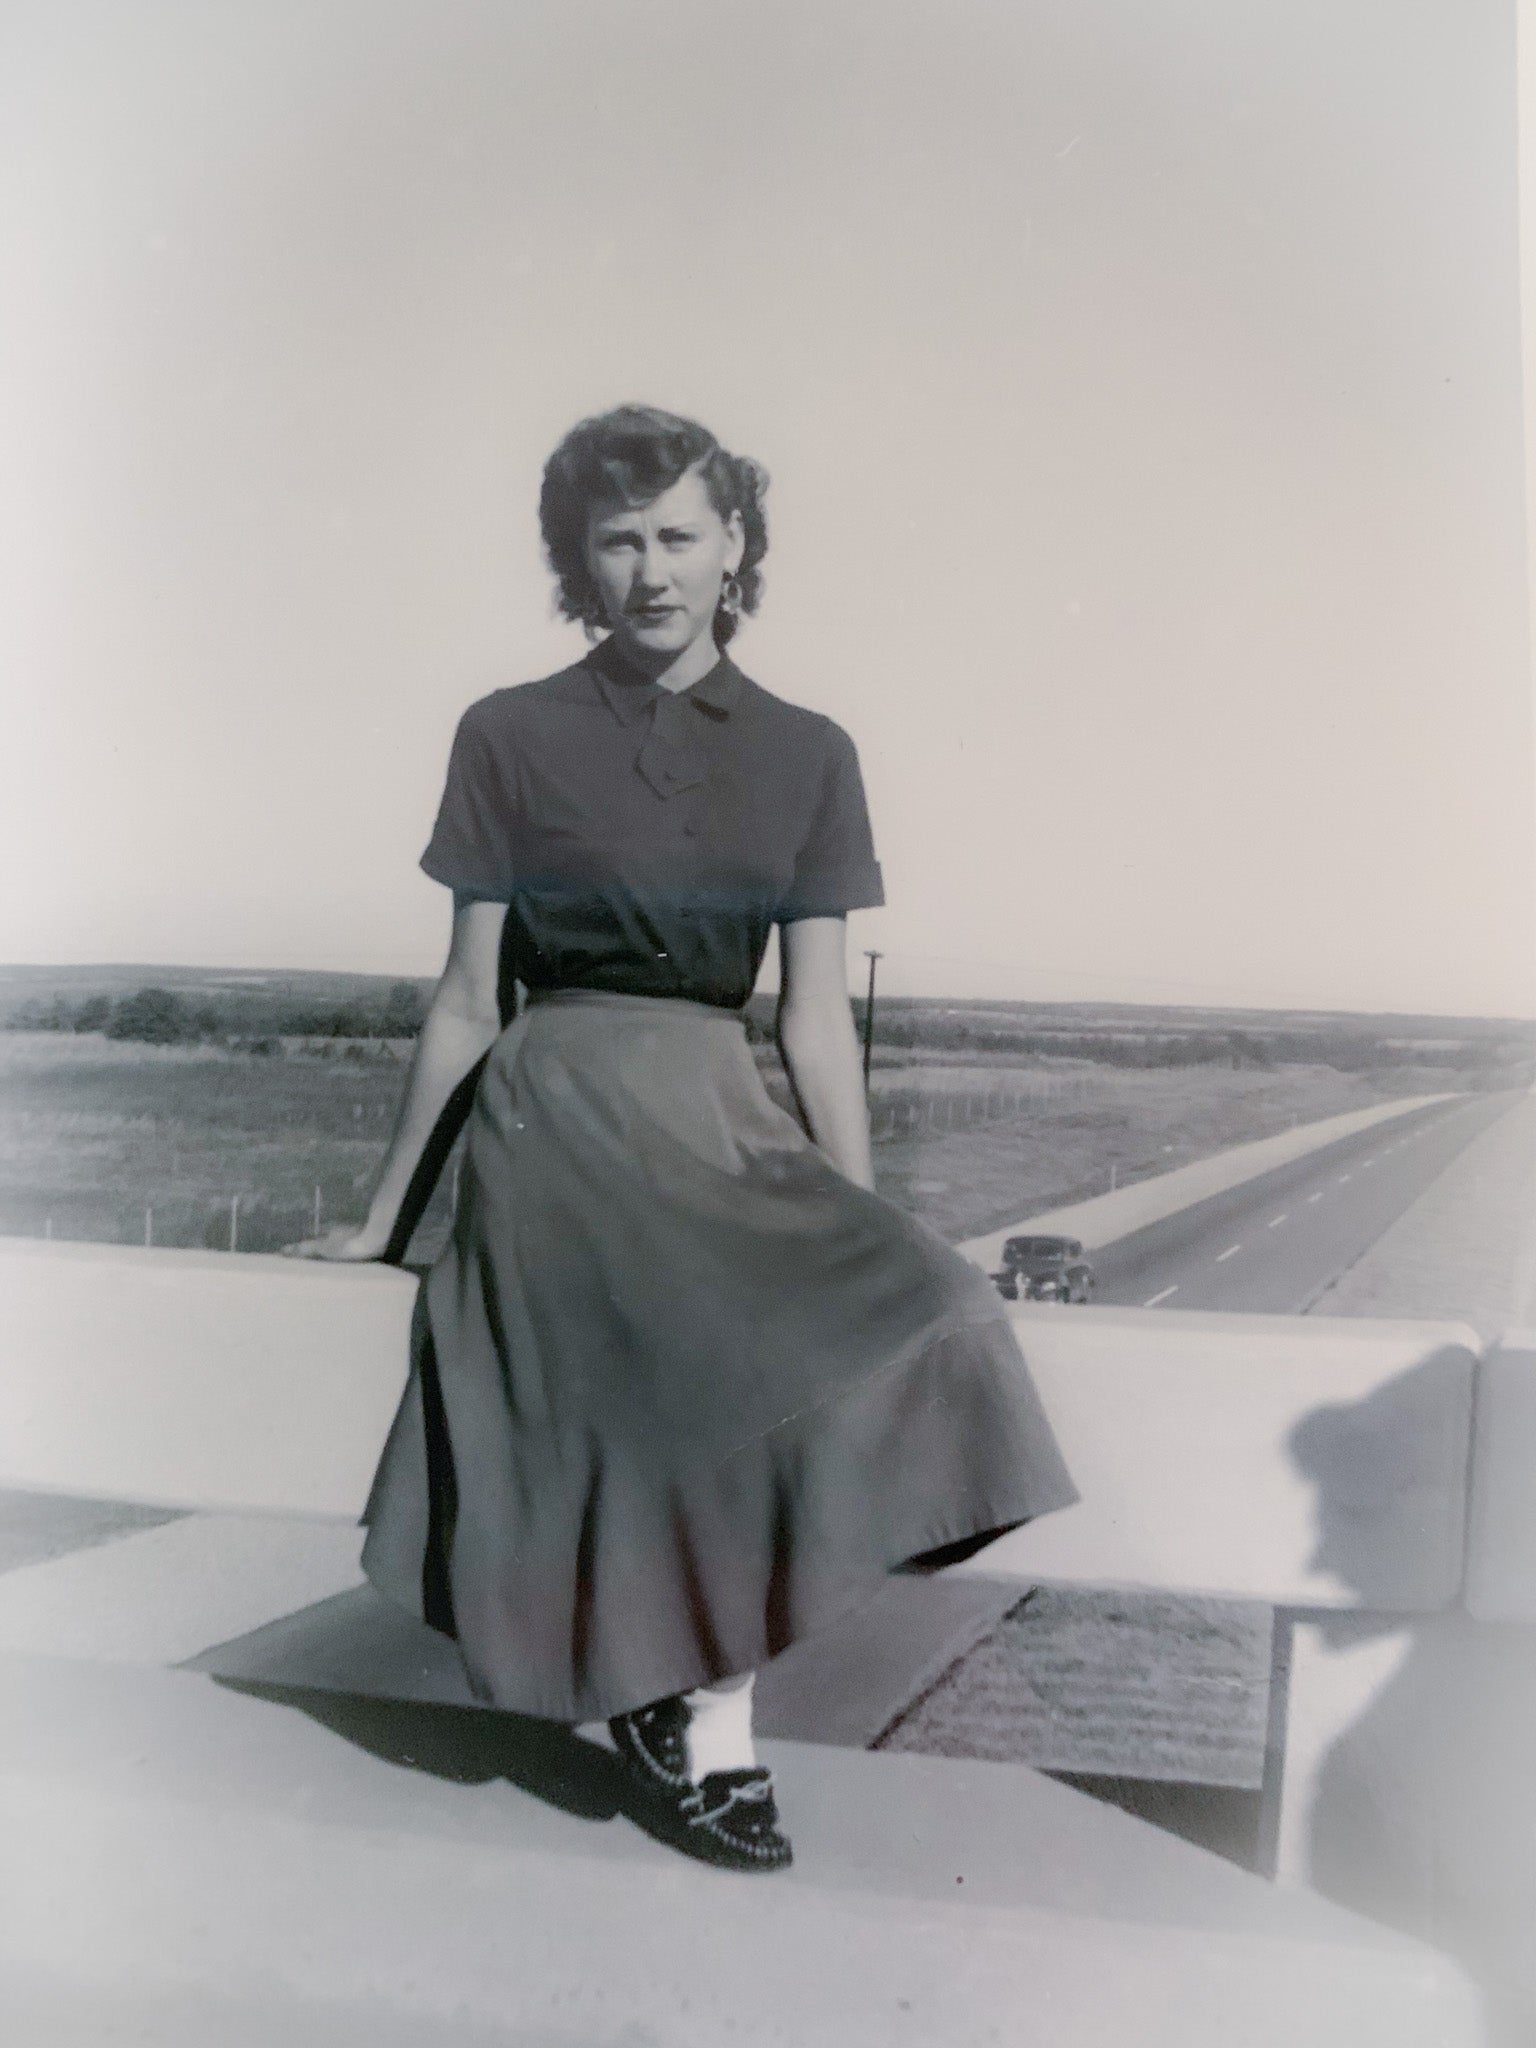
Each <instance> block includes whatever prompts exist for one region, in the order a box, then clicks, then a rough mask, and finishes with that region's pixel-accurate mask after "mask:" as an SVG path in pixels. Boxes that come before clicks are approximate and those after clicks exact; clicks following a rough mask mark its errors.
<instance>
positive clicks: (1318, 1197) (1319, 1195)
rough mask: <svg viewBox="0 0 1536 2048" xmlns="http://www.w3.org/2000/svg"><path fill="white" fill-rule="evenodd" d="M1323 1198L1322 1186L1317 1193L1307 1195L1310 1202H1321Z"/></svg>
mask: <svg viewBox="0 0 1536 2048" xmlns="http://www.w3.org/2000/svg"><path fill="white" fill-rule="evenodd" d="M1322 1199H1323V1191H1322V1189H1321V1188H1319V1189H1318V1191H1317V1193H1316V1194H1315V1195H1308V1197H1307V1200H1308V1201H1309V1202H1320V1201H1321V1200H1322Z"/></svg>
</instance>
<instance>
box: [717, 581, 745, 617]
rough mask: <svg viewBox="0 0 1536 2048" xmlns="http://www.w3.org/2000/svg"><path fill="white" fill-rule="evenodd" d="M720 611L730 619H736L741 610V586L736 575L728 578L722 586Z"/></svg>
mask: <svg viewBox="0 0 1536 2048" xmlns="http://www.w3.org/2000/svg"><path fill="white" fill-rule="evenodd" d="M720 609H721V611H723V612H724V613H725V615H726V617H727V618H728V619H734V618H735V616H736V614H737V613H738V612H739V611H740V610H741V585H740V584H739V583H738V582H737V580H736V578H735V576H734V575H731V576H727V577H726V579H725V581H724V582H723V583H722V584H721V586H720Z"/></svg>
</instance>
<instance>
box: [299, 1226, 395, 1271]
mask: <svg viewBox="0 0 1536 2048" xmlns="http://www.w3.org/2000/svg"><path fill="white" fill-rule="evenodd" d="M387 1243H388V1239H381V1238H380V1237H379V1235H378V1233H377V1231H373V1230H370V1229H369V1228H368V1225H367V1224H366V1223H365V1224H362V1225H361V1226H359V1225H357V1224H355V1223H338V1224H335V1225H334V1226H333V1227H332V1228H331V1229H330V1230H327V1231H326V1232H325V1234H324V1235H323V1236H321V1237H306V1238H303V1239H301V1241H300V1242H299V1243H298V1244H285V1245H284V1246H283V1247H282V1256H283V1257H284V1258H285V1259H325V1260H328V1261H329V1262H330V1263H331V1264H333V1265H345V1266H360V1265H364V1264H366V1263H367V1261H368V1260H369V1259H379V1258H382V1257H383V1256H384V1250H385V1246H386V1244H387Z"/></svg>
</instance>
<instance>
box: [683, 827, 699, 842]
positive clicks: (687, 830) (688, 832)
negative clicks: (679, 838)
mask: <svg viewBox="0 0 1536 2048" xmlns="http://www.w3.org/2000/svg"><path fill="white" fill-rule="evenodd" d="M698 836H699V828H698V826H697V825H685V826H684V827H683V837H684V838H685V839H697V838H698Z"/></svg>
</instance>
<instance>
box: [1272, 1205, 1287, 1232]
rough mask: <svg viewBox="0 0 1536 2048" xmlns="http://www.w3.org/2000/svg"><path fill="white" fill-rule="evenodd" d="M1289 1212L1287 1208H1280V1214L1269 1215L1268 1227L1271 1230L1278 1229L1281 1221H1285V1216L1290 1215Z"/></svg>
mask: <svg viewBox="0 0 1536 2048" xmlns="http://www.w3.org/2000/svg"><path fill="white" fill-rule="evenodd" d="M1290 1213H1291V1212H1290V1210H1289V1209H1282V1210H1281V1212H1280V1214H1279V1215H1278V1216H1271V1217H1270V1219H1269V1227H1270V1229H1271V1230H1278V1229H1279V1228H1280V1226H1281V1224H1282V1223H1283V1222H1284V1221H1285V1219H1286V1218H1287V1217H1288V1216H1289V1215H1290Z"/></svg>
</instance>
